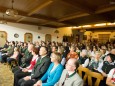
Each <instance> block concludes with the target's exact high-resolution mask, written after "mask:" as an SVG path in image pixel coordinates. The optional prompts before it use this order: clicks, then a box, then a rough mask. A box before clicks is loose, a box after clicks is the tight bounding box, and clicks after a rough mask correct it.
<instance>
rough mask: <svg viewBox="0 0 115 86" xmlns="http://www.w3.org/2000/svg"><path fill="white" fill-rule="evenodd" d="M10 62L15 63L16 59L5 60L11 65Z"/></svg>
mask: <svg viewBox="0 0 115 86" xmlns="http://www.w3.org/2000/svg"><path fill="white" fill-rule="evenodd" d="M12 61H15V62H16V59H14V58H7V62H8V63H9V64H10V65H11V62H12Z"/></svg>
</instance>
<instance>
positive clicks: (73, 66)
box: [66, 63, 75, 67]
mask: <svg viewBox="0 0 115 86" xmlns="http://www.w3.org/2000/svg"><path fill="white" fill-rule="evenodd" d="M66 66H70V67H75V65H70V64H68V63H66Z"/></svg>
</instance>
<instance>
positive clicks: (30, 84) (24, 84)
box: [18, 79, 37, 86]
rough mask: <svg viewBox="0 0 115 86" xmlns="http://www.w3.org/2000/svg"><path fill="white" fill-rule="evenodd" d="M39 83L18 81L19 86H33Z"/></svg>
mask: <svg viewBox="0 0 115 86" xmlns="http://www.w3.org/2000/svg"><path fill="white" fill-rule="evenodd" d="M36 82H37V81H36V80H27V81H25V80H24V79H20V80H19V81H18V86H33V85H34V84H35V83H36Z"/></svg>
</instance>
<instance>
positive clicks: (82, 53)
mask: <svg viewBox="0 0 115 86" xmlns="http://www.w3.org/2000/svg"><path fill="white" fill-rule="evenodd" d="M86 55H87V50H85V49H83V50H82V52H81V56H82V57H85V56H86Z"/></svg>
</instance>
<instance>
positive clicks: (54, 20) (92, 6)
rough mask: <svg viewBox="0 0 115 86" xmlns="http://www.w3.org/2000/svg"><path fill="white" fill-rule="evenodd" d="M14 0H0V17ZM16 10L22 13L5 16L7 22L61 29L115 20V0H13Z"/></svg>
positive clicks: (0, 17)
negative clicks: (15, 15)
mask: <svg viewBox="0 0 115 86" xmlns="http://www.w3.org/2000/svg"><path fill="white" fill-rule="evenodd" d="M11 1H12V0H0V19H3V13H5V11H6V10H7V9H8V8H11V7H12V3H11ZM14 9H16V10H17V11H18V13H19V15H18V16H17V17H11V16H7V15H5V16H4V17H5V19H6V20H7V21H8V22H13V23H23V24H29V25H37V26H46V27H54V28H58V27H65V26H79V25H86V24H94V23H103V22H114V21H115V0H14Z"/></svg>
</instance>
